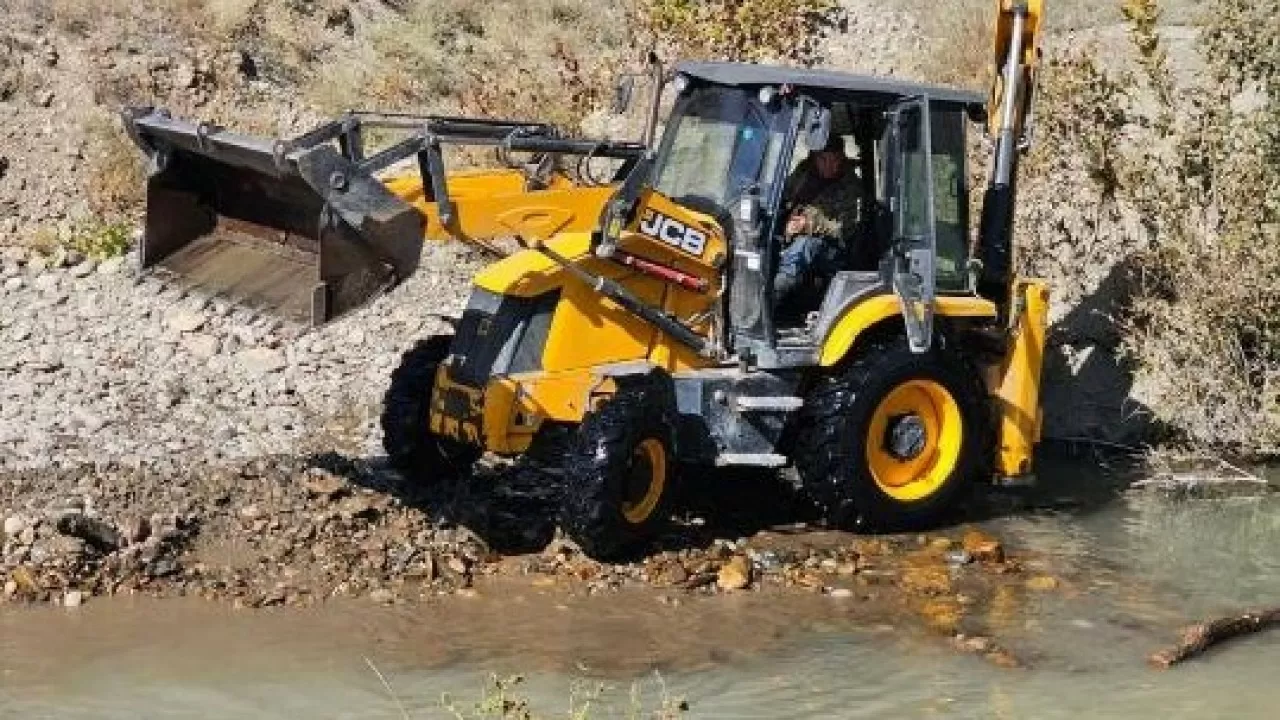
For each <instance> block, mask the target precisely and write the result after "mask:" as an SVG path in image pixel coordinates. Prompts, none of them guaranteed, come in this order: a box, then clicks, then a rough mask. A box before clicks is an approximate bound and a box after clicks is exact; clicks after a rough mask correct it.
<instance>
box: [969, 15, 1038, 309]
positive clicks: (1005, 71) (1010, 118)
mask: <svg viewBox="0 0 1280 720" xmlns="http://www.w3.org/2000/svg"><path fill="white" fill-rule="evenodd" d="M996 13H997V19H996V33H995V64H996V67H997V68H998V69H999V72H998V73H997V74H996V76H995V79H994V81H993V82H992V87H991V99H990V101H989V103H988V105H987V120H988V127H989V131H990V133H991V136H992V137H993V138H995V148H994V150H993V159H992V167H991V179H990V183H989V185H988V187H987V191H986V196H985V198H984V200H983V206H982V227H981V230H980V232H979V252H978V258H979V259H980V261H981V264H982V274H981V278H980V282H979V290H980V292H981V293H982V294H983V295H984V296H987V297H989V298H991V299H993V300H996V301H997V302H1005V301H1010V302H1012V300H1011V294H1012V291H1013V288H1012V286H1011V283H1012V281H1013V266H1014V261H1015V260H1014V254H1015V244H1014V240H1013V220H1014V210H1015V208H1016V202H1017V174H1018V163H1019V159H1020V156H1021V154H1022V153H1023V152H1024V151H1025V150H1026V149H1027V147H1028V146H1029V145H1030V130H1031V128H1030V118H1031V105H1032V99H1033V96H1034V90H1035V80H1036V69H1037V66H1038V65H1039V60H1040V44H1039V38H1040V32H1041V28H1042V22H1043V17H1044V2H1043V0H997V2H996Z"/></svg>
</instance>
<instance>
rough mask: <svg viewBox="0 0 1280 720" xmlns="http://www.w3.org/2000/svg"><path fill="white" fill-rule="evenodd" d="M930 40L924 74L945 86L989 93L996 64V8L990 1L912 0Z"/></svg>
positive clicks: (923, 62)
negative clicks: (993, 44)
mask: <svg viewBox="0 0 1280 720" xmlns="http://www.w3.org/2000/svg"><path fill="white" fill-rule="evenodd" d="M910 3H911V7H912V9H913V10H914V11H915V12H916V15H917V17H919V18H920V22H921V24H922V26H923V27H922V29H923V30H924V32H925V34H926V35H927V36H928V38H929V45H928V47H929V52H928V53H926V54H925V56H924V57H923V58H920V63H921V68H920V71H921V74H922V75H923V76H924V77H925V78H927V79H928V80H930V81H931V82H936V83H941V84H943V85H952V86H956V87H963V88H968V89H971V90H985V89H986V88H987V87H988V86H989V85H990V84H991V77H992V72H993V68H994V67H995V63H994V61H993V56H992V51H991V37H992V32H993V28H994V24H995V5H994V3H991V2H989V1H988V0H910Z"/></svg>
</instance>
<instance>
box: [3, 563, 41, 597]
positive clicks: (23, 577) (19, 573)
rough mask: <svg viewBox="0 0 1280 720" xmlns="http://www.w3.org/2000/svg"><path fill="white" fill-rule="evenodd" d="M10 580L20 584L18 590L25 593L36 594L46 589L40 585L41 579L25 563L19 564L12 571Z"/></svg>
mask: <svg viewBox="0 0 1280 720" xmlns="http://www.w3.org/2000/svg"><path fill="white" fill-rule="evenodd" d="M9 580H10V582H12V583H13V584H15V585H17V586H18V590H17V592H20V593H22V594H24V595H28V596H35V595H39V594H40V593H41V592H43V590H44V588H42V587H40V581H39V580H37V579H36V576H35V575H34V574H33V573H32V572H31V569H30V568H28V567H27V566H25V565H19V566H18V567H16V568H14V569H13V570H12V571H10V572H9Z"/></svg>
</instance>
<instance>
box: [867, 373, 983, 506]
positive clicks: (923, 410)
mask: <svg viewBox="0 0 1280 720" xmlns="http://www.w3.org/2000/svg"><path fill="white" fill-rule="evenodd" d="M963 426H964V422H963V420H962V419H961V417H960V405H959V404H958V403H957V402H956V399H955V398H954V397H952V395H951V392H950V391H948V390H947V389H946V388H945V387H943V386H942V385H940V384H939V383H936V382H934V381H932V380H908V381H907V382H904V383H902V384H901V385H899V386H897V387H896V388H894V389H893V390H892V391H891V392H890V393H889V394H888V395H886V396H885V397H884V399H883V400H881V401H880V404H879V405H878V406H877V407H876V410H875V413H874V414H873V415H872V416H871V425H870V427H869V428H868V429H867V452H866V455H867V467H868V468H869V469H870V471H871V476H872V478H873V479H874V480H875V482H876V485H878V486H879V487H880V489H881V490H882V491H884V493H885V494H886V495H888V496H889V497H891V498H893V499H895V500H900V501H903V502H912V501H916V500H923V499H924V498H927V497H929V496H930V495H933V494H934V493H936V492H937V491H938V490H939V489H940V488H941V487H942V486H943V485H945V484H946V482H947V478H949V477H951V474H952V472H954V471H955V469H956V464H957V463H958V462H959V461H960V446H961V443H962V441H963V439H964V427H963Z"/></svg>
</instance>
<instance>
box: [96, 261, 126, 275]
mask: <svg viewBox="0 0 1280 720" xmlns="http://www.w3.org/2000/svg"><path fill="white" fill-rule="evenodd" d="M122 269H124V258H122V257H113V258H107V259H106V260H103V261H102V262H100V263H98V274H99V275H115V274H117V273H119V272H120V271H121V270H122Z"/></svg>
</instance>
